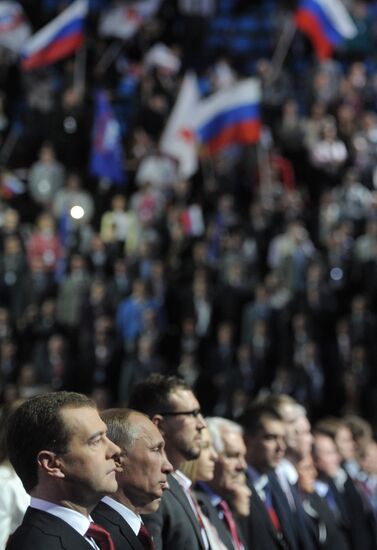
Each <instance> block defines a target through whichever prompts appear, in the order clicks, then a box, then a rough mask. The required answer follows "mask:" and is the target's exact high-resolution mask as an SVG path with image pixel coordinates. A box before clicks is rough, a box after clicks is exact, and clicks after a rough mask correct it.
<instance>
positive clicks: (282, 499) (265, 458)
mask: <svg viewBox="0 0 377 550" xmlns="http://www.w3.org/2000/svg"><path fill="white" fill-rule="evenodd" d="M240 421H241V424H242V426H243V428H244V430H245V443H246V448H247V455H246V456H247V463H248V467H247V470H246V473H247V477H248V483H249V486H250V489H251V491H252V496H251V503H250V504H251V512H250V516H249V519H248V525H247V528H248V542H249V546H250V548H261V549H262V548H263V549H266V550H267V549H271V550H272V549H273V548H276V549H277V548H280V549H286V548H289V549H290V550H298V548H299V544H298V540H297V537H296V533H295V527H294V525H293V522H292V518H291V516H290V510H289V505H288V501H287V498H286V496H285V495H284V492H283V490H282V489H281V487H280V485H279V483H278V481H277V479H276V476H275V475H274V469H275V468H276V467H277V465H278V464H279V462H280V460H281V459H282V458H283V456H284V452H285V442H284V438H285V428H284V423H283V421H282V418H281V417H280V416H279V414H278V413H277V412H276V411H275V410H274V409H272V408H271V407H268V406H266V405H263V404H254V405H251V406H250V407H249V408H248V409H247V410H246V412H245V413H244V414H243V416H242V418H241V419H240ZM272 474H273V475H272ZM261 504H262V506H261ZM263 505H264V506H263ZM262 540H263V542H262Z"/></svg>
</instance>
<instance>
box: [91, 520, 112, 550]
mask: <svg viewBox="0 0 377 550" xmlns="http://www.w3.org/2000/svg"><path fill="white" fill-rule="evenodd" d="M85 536H86V537H90V538H92V539H93V540H94V541H95V543H96V544H97V546H98V547H99V548H100V550H115V546H114V543H113V541H112V538H111V535H110V533H109V532H108V531H106V529H104V528H103V527H101V525H98V524H97V523H93V522H92V523H91V524H90V525H89V529H88V530H87V532H86V533H85Z"/></svg>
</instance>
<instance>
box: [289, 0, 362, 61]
mask: <svg viewBox="0 0 377 550" xmlns="http://www.w3.org/2000/svg"><path fill="white" fill-rule="evenodd" d="M295 21H296V25H297V27H298V28H299V29H300V30H301V31H302V32H304V33H305V34H306V35H307V36H308V37H309V38H310V40H311V42H312V43H313V46H314V49H315V51H316V54H317V57H318V58H319V59H327V58H328V57H331V55H332V53H333V51H334V49H335V48H336V47H337V46H338V45H339V44H341V43H342V42H344V41H345V40H347V39H351V38H354V37H355V36H356V34H357V28H356V26H355V24H354V22H353V21H352V19H351V16H350V15H349V13H348V11H347V10H346V8H345V7H344V5H343V3H342V2H341V0H300V2H299V6H298V8H297V10H296V13H295Z"/></svg>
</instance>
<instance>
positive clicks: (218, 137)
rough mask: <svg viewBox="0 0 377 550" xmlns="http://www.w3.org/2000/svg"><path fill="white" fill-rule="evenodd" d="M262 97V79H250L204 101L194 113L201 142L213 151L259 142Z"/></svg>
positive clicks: (210, 151) (212, 152) (211, 152)
mask: <svg viewBox="0 0 377 550" xmlns="http://www.w3.org/2000/svg"><path fill="white" fill-rule="evenodd" d="M260 100H261V88H260V82H259V80H258V79H255V78H247V79H245V80H241V81H239V82H237V83H235V84H234V85H232V86H229V87H228V88H226V89H223V90H220V91H219V92H216V93H215V94H213V95H212V96H209V97H208V98H206V99H204V100H202V101H200V103H199V104H198V107H197V111H196V113H195V116H194V119H195V131H196V135H197V138H198V140H199V142H200V143H202V144H203V145H204V146H205V147H206V148H207V150H208V152H209V153H210V154H215V153H217V152H218V151H221V149H224V148H225V147H227V146H228V145H232V144H236V143H239V144H242V143H244V144H247V143H257V142H258V141H259V135H260V130H261V120H260Z"/></svg>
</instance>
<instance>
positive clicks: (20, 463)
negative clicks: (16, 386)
mask: <svg viewBox="0 0 377 550" xmlns="http://www.w3.org/2000/svg"><path fill="white" fill-rule="evenodd" d="M106 433H107V428H106V424H104V422H103V421H102V420H101V418H100V416H99V414H98V412H97V409H96V406H95V404H94V403H93V401H92V400H91V399H89V398H87V397H86V396H84V395H81V394H78V393H73V392H56V393H49V394H44V395H39V396H37V397H34V398H32V399H30V400H28V401H26V402H25V403H23V404H22V405H21V406H20V407H19V408H18V409H17V410H16V411H15V413H14V414H13V415H12V417H11V418H10V420H9V426H8V433H7V445H8V450H9V457H10V461H11V463H12V465H13V467H14V469H15V471H16V473H17V474H18V476H19V477H20V478H21V481H22V483H23V484H24V487H25V489H26V491H27V492H28V493H29V494H30V496H31V503H30V507H29V508H28V509H27V511H26V514H25V517H24V520H23V522H22V524H21V525H20V527H19V528H18V529H17V530H16V531H15V533H14V534H13V535H12V536H11V538H10V540H9V542H8V545H7V550H29V549H33V550H63V549H64V550H67V549H68V548H69V549H70V550H76V549H77V550H90V549H92V550H93V548H96V549H97V550H98V549H100V550H105V549H108V550H111V549H112V548H113V546H112V541H111V537H110V535H109V533H108V532H106V531H105V530H104V529H102V528H101V527H100V526H97V525H96V524H94V523H93V522H92V520H91V517H90V512H91V511H92V510H93V508H94V507H95V506H96V504H97V503H98V502H99V500H100V499H101V498H102V497H103V496H105V495H106V494H109V493H113V492H115V491H116V489H117V481H116V477H115V470H116V465H115V457H116V456H117V454H118V453H119V451H120V449H119V448H118V447H117V446H116V445H115V444H114V443H112V442H111V441H110V440H109V439H108V438H107V435H106Z"/></svg>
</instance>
